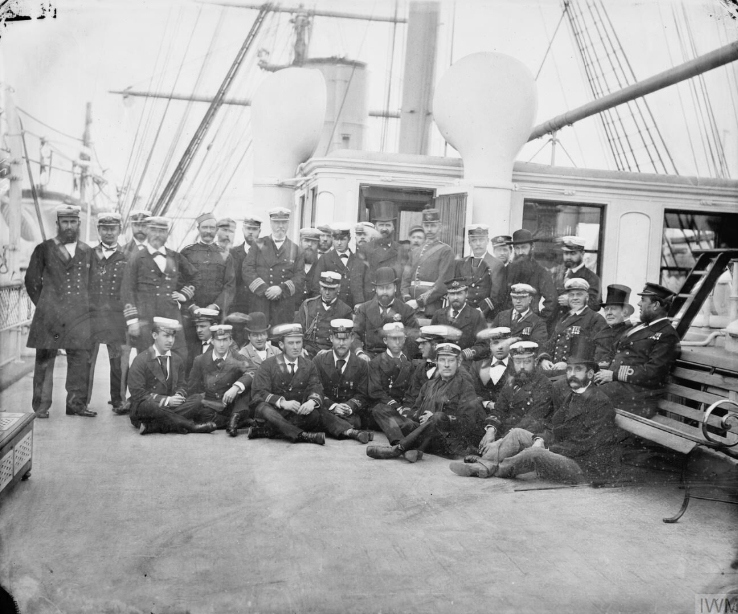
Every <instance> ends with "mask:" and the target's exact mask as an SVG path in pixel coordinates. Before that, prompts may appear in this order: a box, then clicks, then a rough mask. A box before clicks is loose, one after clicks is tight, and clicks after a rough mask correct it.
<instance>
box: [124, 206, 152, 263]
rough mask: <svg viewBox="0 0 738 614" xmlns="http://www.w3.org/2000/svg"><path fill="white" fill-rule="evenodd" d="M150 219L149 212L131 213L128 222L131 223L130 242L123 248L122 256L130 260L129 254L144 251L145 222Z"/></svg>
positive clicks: (140, 210) (141, 210)
mask: <svg viewBox="0 0 738 614" xmlns="http://www.w3.org/2000/svg"><path fill="white" fill-rule="evenodd" d="M150 217H151V211H145V210H143V209H139V210H137V211H131V213H130V214H129V216H128V220H129V221H130V223H131V234H132V235H133V236H132V237H131V240H130V241H129V242H128V243H126V246H125V247H124V248H123V254H124V255H125V257H126V258H130V257H131V254H133V253H135V252H138V251H141V250H142V249H144V247H145V245H144V243H146V220H147V219H148V218H150Z"/></svg>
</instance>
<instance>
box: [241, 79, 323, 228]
mask: <svg viewBox="0 0 738 614" xmlns="http://www.w3.org/2000/svg"><path fill="white" fill-rule="evenodd" d="M325 107H326V87H325V79H324V78H323V75H322V74H321V72H320V71H319V70H314V69H308V68H285V69H284V70H280V71H278V72H275V73H274V74H272V75H271V76H270V77H269V78H268V79H266V80H265V81H264V83H262V84H261V86H259V89H258V90H257V91H256V93H255V94H254V99H253V102H252V103H251V126H252V128H251V130H252V134H253V145H252V147H253V150H254V155H253V159H254V172H253V186H254V210H253V212H254V213H257V214H260V215H262V217H264V219H266V212H267V211H268V210H269V209H271V208H273V207H286V208H288V209H289V210H290V211H294V183H293V182H292V179H293V178H294V176H295V172H296V171H297V167H298V165H300V164H302V163H303V162H305V160H307V159H308V158H309V157H310V156H311V155H312V154H313V152H314V151H315V148H316V147H317V145H318V141H319V140H320V133H321V130H322V129H323V122H324V120H325ZM250 212H251V211H250ZM298 227H299V222H294V223H293V224H292V230H293V232H294V230H295V229H296V228H298Z"/></svg>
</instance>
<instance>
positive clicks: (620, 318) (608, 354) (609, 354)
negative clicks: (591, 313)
mask: <svg viewBox="0 0 738 614" xmlns="http://www.w3.org/2000/svg"><path fill="white" fill-rule="evenodd" d="M629 300H630V288H629V287H628V286H619V285H617V284H614V285H611V286H607V300H606V301H605V302H604V303H602V304H601V305H600V308H601V309H602V311H603V312H604V314H605V322H607V328H603V329H602V330H601V331H600V332H598V333H597V334H595V336H594V337H592V341H593V342H594V345H595V360H596V361H597V364H598V365H599V367H600V369H607V368H608V367H609V366H610V363H611V362H612V359H613V358H615V346H616V345H617V343H618V341H620V338H621V337H622V336H623V335H624V334H625V333H627V332H628V331H629V330H630V329H631V327H632V326H633V325H632V324H631V323H630V320H628V318H629V317H630V316H632V315H633V312H634V311H635V310H634V309H633V307H632V306H631V305H630V303H629Z"/></svg>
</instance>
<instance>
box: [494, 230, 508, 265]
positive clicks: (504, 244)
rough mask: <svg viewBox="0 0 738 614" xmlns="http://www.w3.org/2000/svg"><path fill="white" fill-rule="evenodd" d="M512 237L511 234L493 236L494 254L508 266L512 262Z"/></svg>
mask: <svg viewBox="0 0 738 614" xmlns="http://www.w3.org/2000/svg"><path fill="white" fill-rule="evenodd" d="M512 240H513V239H512V237H511V236H510V235H498V236H496V237H492V239H491V241H490V242H491V243H492V254H493V255H494V257H495V258H497V259H498V260H499V261H500V262H502V264H503V265H504V266H505V267H507V265H508V264H510V263H511V262H512V251H513V250H512V247H511V244H512Z"/></svg>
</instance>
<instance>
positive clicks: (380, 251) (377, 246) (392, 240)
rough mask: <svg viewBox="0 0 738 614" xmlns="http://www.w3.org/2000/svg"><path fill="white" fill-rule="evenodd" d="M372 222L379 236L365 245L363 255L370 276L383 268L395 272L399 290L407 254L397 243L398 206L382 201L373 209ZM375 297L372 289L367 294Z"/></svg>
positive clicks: (368, 296) (367, 296)
mask: <svg viewBox="0 0 738 614" xmlns="http://www.w3.org/2000/svg"><path fill="white" fill-rule="evenodd" d="M372 220H373V221H374V223H375V226H376V230H377V232H378V233H379V236H378V237H377V238H376V239H375V240H374V241H371V242H369V243H366V244H365V245H364V250H363V255H364V256H365V258H366V264H367V266H368V268H369V273H368V274H369V275H371V274H372V273H373V272H374V271H377V270H379V269H380V268H382V267H389V268H391V269H393V270H394V271H395V276H396V277H397V286H398V290H399V284H400V278H401V277H402V271H403V269H404V267H405V264H406V263H407V253H406V252H405V250H404V249H403V248H402V246H401V245H400V243H399V242H398V241H397V236H396V227H395V223H396V221H397V205H395V203H393V202H392V201H389V200H381V201H379V202H377V203H374V206H373V207H372ZM372 296H373V289H372V288H371V287H370V288H369V289H368V291H367V294H366V299H367V300H369V299H370V298H371V297H372Z"/></svg>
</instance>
